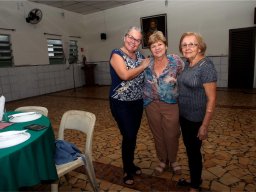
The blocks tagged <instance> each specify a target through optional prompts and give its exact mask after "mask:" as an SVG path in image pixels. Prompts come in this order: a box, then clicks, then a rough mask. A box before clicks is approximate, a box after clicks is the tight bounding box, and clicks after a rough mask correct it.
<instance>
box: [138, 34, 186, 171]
mask: <svg viewBox="0 0 256 192" xmlns="http://www.w3.org/2000/svg"><path fill="white" fill-rule="evenodd" d="M148 45H149V48H150V51H151V53H152V55H153V56H152V57H151V59H150V64H149V67H148V68H147V69H146V70H145V71H144V74H145V86H144V94H143V96H144V107H145V111H146V116H147V119H148V124H149V127H150V129H151V131H152V134H153V137H154V141H155V148H156V152H157V157H158V159H159V161H160V162H159V164H158V165H157V166H156V168H155V173H156V174H161V173H163V172H164V171H165V170H166V168H171V170H172V171H173V172H174V173H175V174H181V167H180V166H179V164H178V163H177V162H176V157H177V152H178V147H179V137H180V126H179V108H178V104H177V97H178V87H177V76H178V75H179V74H180V73H181V71H182V70H183V68H184V63H183V61H182V60H181V58H180V57H179V56H177V55H174V54H172V55H167V54H166V51H167V41H166V38H165V37H164V35H163V33H162V32H161V31H156V32H154V33H153V34H152V35H151V36H150V37H149V41H148Z"/></svg>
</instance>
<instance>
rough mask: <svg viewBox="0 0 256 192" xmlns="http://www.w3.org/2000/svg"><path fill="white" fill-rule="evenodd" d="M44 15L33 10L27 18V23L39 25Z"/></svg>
mask: <svg viewBox="0 0 256 192" xmlns="http://www.w3.org/2000/svg"><path fill="white" fill-rule="evenodd" d="M42 17H43V13H42V11H41V10H40V9H37V8H35V9H32V10H31V11H30V12H29V13H28V17H27V18H26V21H27V23H31V24H37V23H39V22H40V21H41V20H42Z"/></svg>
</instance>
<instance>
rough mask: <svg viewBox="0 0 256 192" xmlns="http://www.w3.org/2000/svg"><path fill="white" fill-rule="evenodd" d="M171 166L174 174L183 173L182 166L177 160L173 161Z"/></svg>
mask: <svg viewBox="0 0 256 192" xmlns="http://www.w3.org/2000/svg"><path fill="white" fill-rule="evenodd" d="M171 167H172V170H173V173H174V174H177V175H180V174H181V167H180V165H179V164H178V163H177V162H173V163H171Z"/></svg>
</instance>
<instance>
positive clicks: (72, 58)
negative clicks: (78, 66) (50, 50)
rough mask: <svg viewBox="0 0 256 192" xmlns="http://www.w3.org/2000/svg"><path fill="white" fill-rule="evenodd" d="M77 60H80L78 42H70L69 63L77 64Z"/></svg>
mask: <svg viewBox="0 0 256 192" xmlns="http://www.w3.org/2000/svg"><path fill="white" fill-rule="evenodd" d="M77 60H78V46H77V41H75V40H70V42H69V63H77Z"/></svg>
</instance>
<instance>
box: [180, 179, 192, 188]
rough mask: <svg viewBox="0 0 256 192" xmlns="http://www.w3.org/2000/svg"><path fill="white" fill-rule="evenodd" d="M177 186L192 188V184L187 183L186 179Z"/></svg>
mask: <svg viewBox="0 0 256 192" xmlns="http://www.w3.org/2000/svg"><path fill="white" fill-rule="evenodd" d="M177 185H178V186H182V187H187V186H190V182H188V181H186V179H184V178H181V179H179V181H178V182H177Z"/></svg>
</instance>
